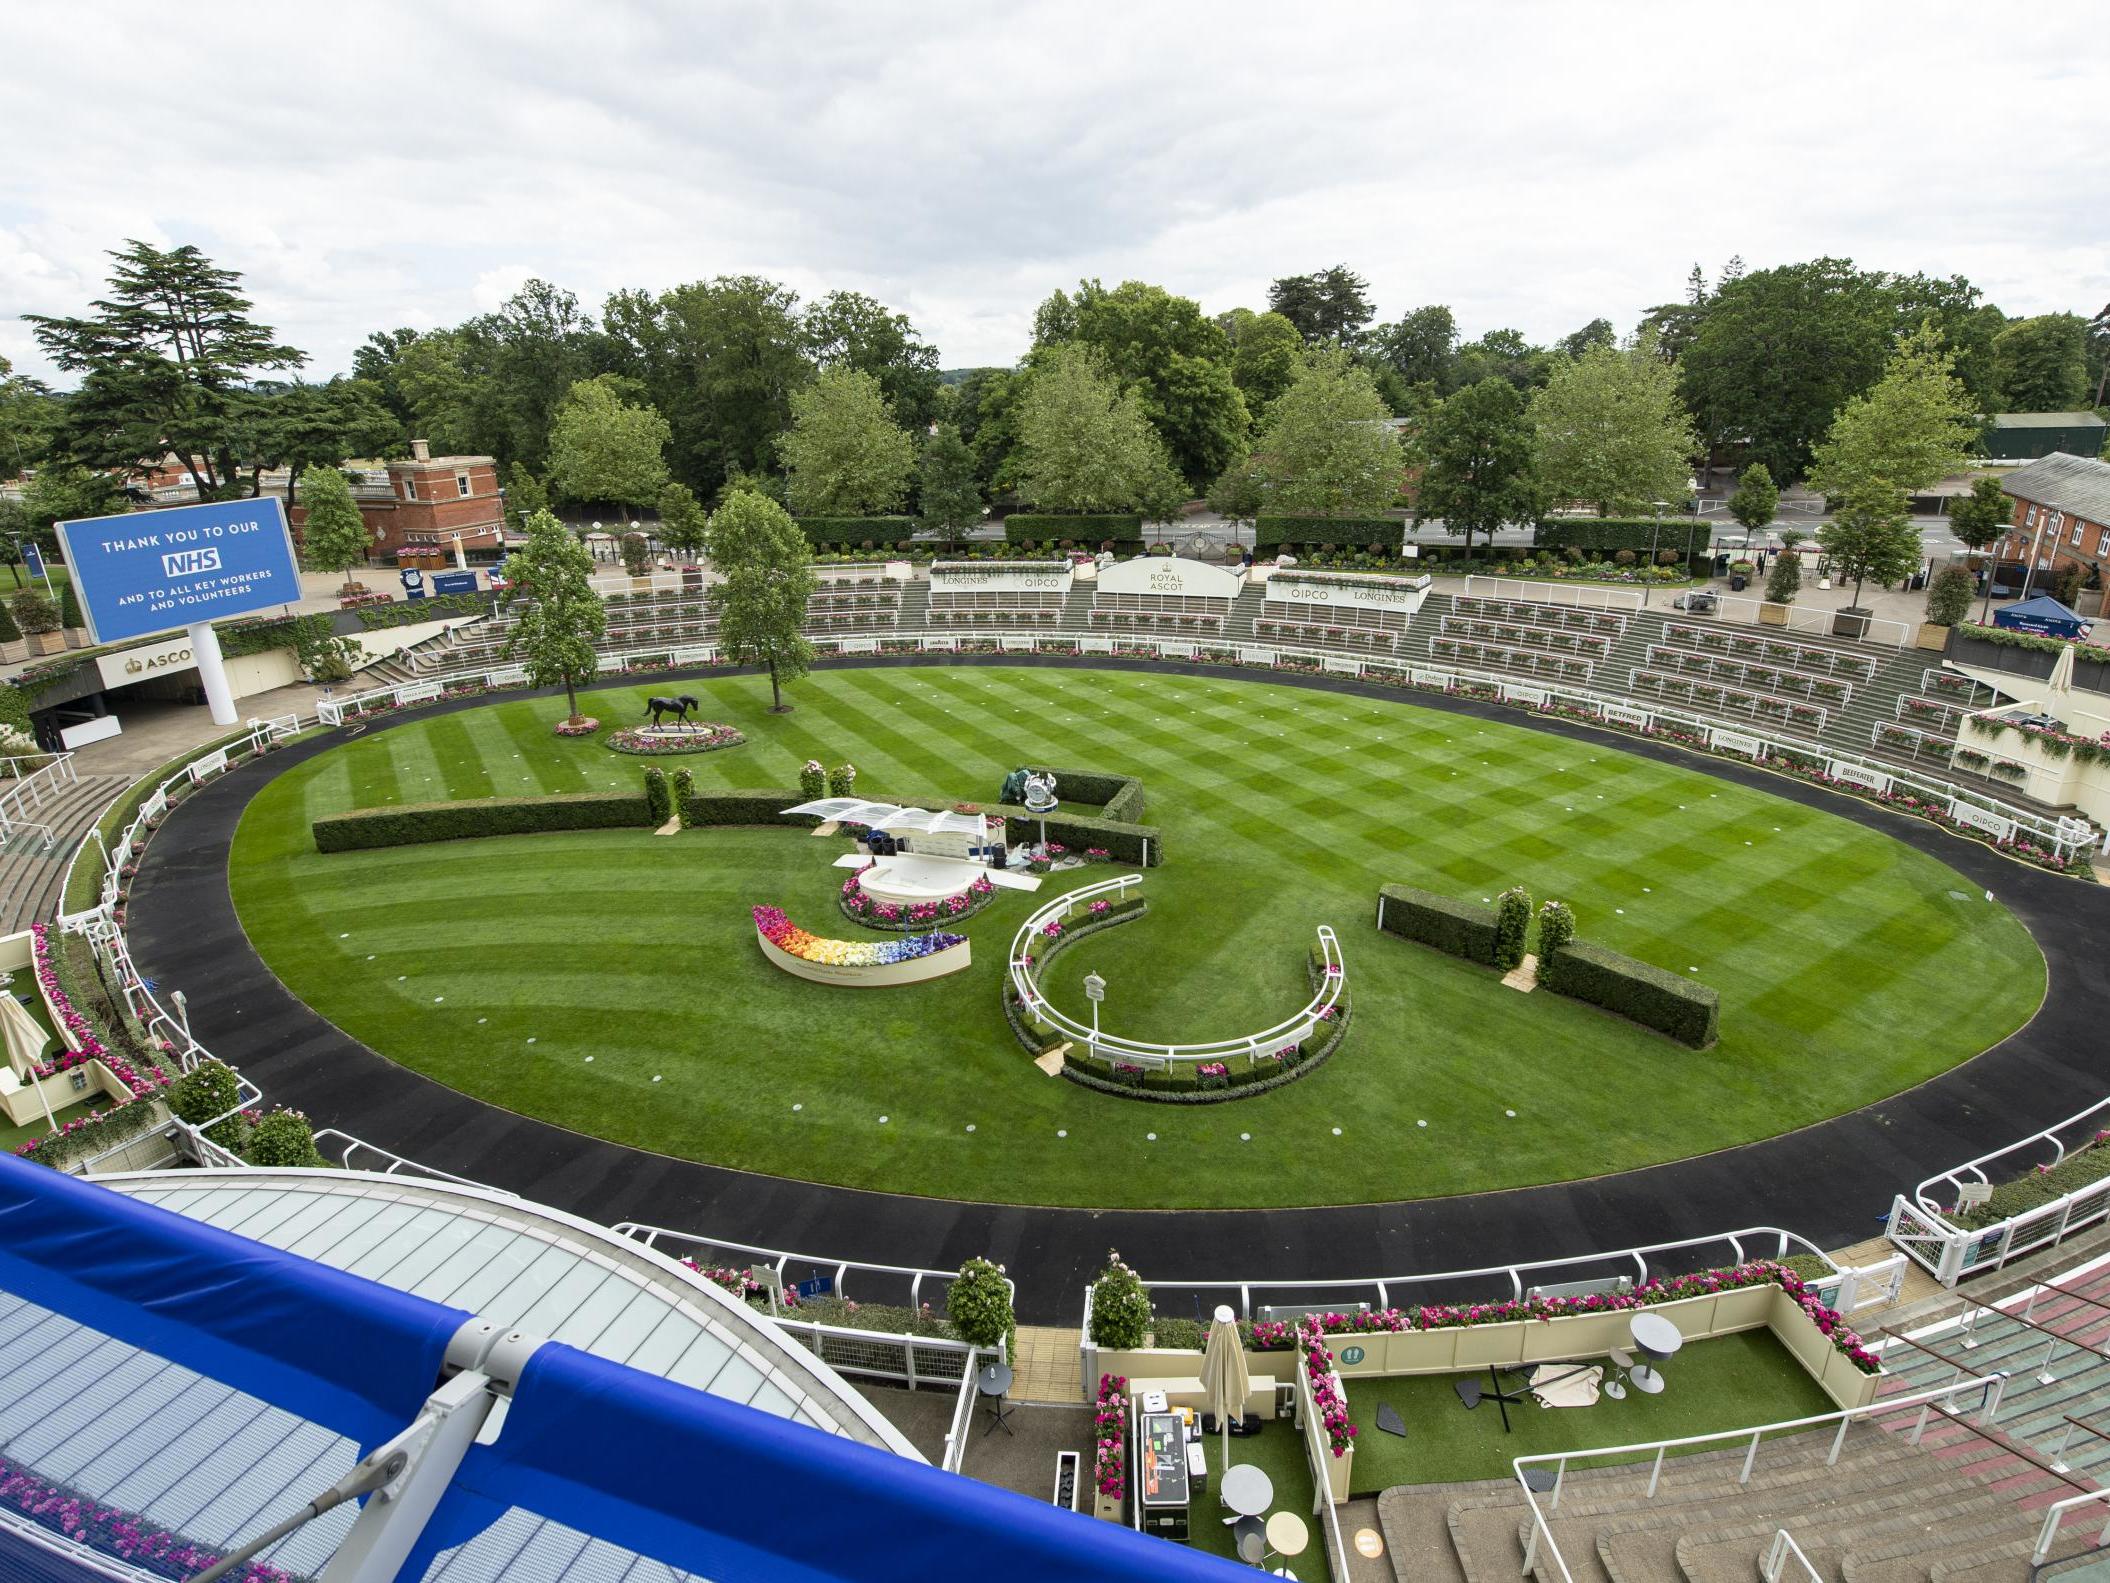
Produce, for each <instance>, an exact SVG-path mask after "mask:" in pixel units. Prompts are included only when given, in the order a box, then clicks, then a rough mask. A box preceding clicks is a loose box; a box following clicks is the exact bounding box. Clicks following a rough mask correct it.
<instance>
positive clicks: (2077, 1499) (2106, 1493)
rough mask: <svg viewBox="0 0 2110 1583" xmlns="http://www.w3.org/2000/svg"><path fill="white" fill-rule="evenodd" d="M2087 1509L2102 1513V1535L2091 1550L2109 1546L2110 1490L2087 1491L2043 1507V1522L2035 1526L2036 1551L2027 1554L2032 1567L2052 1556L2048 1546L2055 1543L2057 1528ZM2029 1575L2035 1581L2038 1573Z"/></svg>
mask: <svg viewBox="0 0 2110 1583" xmlns="http://www.w3.org/2000/svg"><path fill="white" fill-rule="evenodd" d="M2090 1506H2093V1507H2096V1508H2098V1509H2099V1510H2100V1511H2101V1512H2102V1514H2103V1529H2102V1532H2101V1533H2099V1534H2097V1535H2096V1536H2095V1544H2094V1545H2093V1546H2092V1547H2091V1548H2093V1549H2097V1550H2100V1549H2101V1548H2102V1547H2103V1546H2104V1545H2110V1489H2100V1490H2090V1491H2088V1492H2087V1493H2086V1494H2085V1495H2069V1496H2067V1497H2066V1499H2064V1500H2062V1501H2053V1502H2052V1503H2051V1504H2050V1505H2049V1506H2047V1507H2045V1508H2044V1521H2043V1522H2041V1523H2039V1524H2038V1525H2037V1543H2036V1548H2035V1549H2033V1550H2032V1551H2031V1552H2030V1557H2029V1560H2030V1565H2031V1566H2032V1567H2033V1568H2034V1567H2038V1566H2041V1565H2042V1564H2043V1563H2044V1561H2045V1559H2046V1557H2048V1556H2049V1555H2050V1554H2051V1547H2052V1546H2053V1545H2054V1544H2056V1543H2057V1542H2058V1538H2059V1529H2060V1527H2061V1526H2062V1525H2063V1524H2064V1523H2065V1521H2066V1519H2067V1518H2068V1517H2070V1516H2072V1515H2073V1513H2075V1512H2077V1511H2080V1510H2082V1509H2083V1508H2085V1507H2090ZM2073 1559H2078V1558H2073ZM2030 1575H2031V1576H2032V1577H2033V1578H2034V1577H2036V1576H2038V1575H2039V1574H2037V1573H2036V1572H2034V1571H2033V1572H2032V1573H2031V1574H2030Z"/></svg>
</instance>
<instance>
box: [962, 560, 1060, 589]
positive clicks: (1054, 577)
mask: <svg viewBox="0 0 2110 1583" xmlns="http://www.w3.org/2000/svg"><path fill="white" fill-rule="evenodd" d="M930 586H931V592H933V593H945V592H954V591H956V592H959V593H978V592H986V591H993V590H997V589H1013V588H1037V589H1046V590H1049V591H1052V592H1055V593H1065V594H1066V593H1068V592H1069V591H1070V568H1069V567H1067V566H1062V567H1054V566H1050V567H1047V568H1045V569H1042V568H1035V569H1033V570H1032V571H1025V570H1022V569H1017V568H1011V567H985V566H975V565H972V564H969V565H966V566H958V567H955V566H933V567H932V568H931V569H930Z"/></svg>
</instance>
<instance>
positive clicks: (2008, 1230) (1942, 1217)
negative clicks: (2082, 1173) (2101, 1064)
mask: <svg viewBox="0 0 2110 1583" xmlns="http://www.w3.org/2000/svg"><path fill="white" fill-rule="evenodd" d="M2106 1130H2110V1099H2104V1100H2099V1101H2097V1102H2096V1103H2095V1104H2093V1105H2090V1106H2089V1107H2088V1108H2087V1109H2086V1110H2083V1111H2077V1112H2076V1113H2074V1114H2073V1115H2071V1116H2068V1117H2067V1118H2066V1119H2065V1120H2064V1121H2060V1122H2055V1123H2053V1124H2052V1125H2051V1126H2049V1127H2046V1128H2045V1129H2044V1130H2043V1131H2042V1132H2033V1133H2031V1134H2030V1135H2029V1136H2028V1137H2026V1138H2018V1139H2016V1140H2015V1141H2014V1142H2013V1143H2010V1144H2006V1145H2004V1146H2003V1147H2001V1148H1998V1149H1995V1150H1993V1151H1992V1152H1991V1153H1989V1154H1981V1155H1980V1156H1979V1157H1978V1158H1977V1159H1975V1160H1966V1161H1965V1162H1964V1163H1963V1164H1962V1165H1955V1166H1951V1167H1950V1168H1949V1169H1948V1170H1946V1171H1941V1172H1938V1173H1936V1174H1935V1175H1933V1176H1930V1177H1928V1178H1927V1179H1926V1180H1925V1181H1924V1182H1922V1183H1920V1184H1919V1186H1918V1187H1916V1188H1914V1189H1913V1190H1912V1194H1911V1196H1910V1197H1907V1196H1906V1195H1905V1194H1903V1193H1900V1194H1899V1195H1898V1196H1897V1198H1896V1199H1895V1200H1894V1201H1893V1202H1892V1204H1891V1207H1890V1223H1889V1225H1888V1226H1887V1227H1886V1235H1888V1236H1889V1238H1890V1240H1891V1241H1892V1242H1893V1243H1895V1244H1896V1245H1897V1246H1898V1247H1899V1248H1900V1249H1902V1250H1903V1251H1904V1252H1905V1253H1906V1254H1907V1255H1909V1256H1910V1257H1911V1258H1912V1259H1913V1260H1914V1262H1916V1263H1918V1264H1920V1265H1923V1266H1924V1267H1925V1268H1926V1269H1927V1271H1928V1272H1929V1273H1930V1274H1932V1275H1933V1277H1934V1278H1935V1279H1936V1280H1938V1281H1940V1282H1941V1283H1942V1285H1944V1286H1950V1287H1953V1286H1955V1285H1956V1283H1957V1282H1958V1281H1960V1280H1962V1279H1963V1278H1964V1277H1966V1276H1969V1275H1983V1274H1984V1273H1985V1272H1986V1271H1988V1270H1997V1269H1999V1268H2000V1267H2001V1266H2002V1265H2004V1264H2006V1263H2008V1262H2009V1261H2010V1260H2012V1259H2017V1258H2020V1257H2021V1256H2022V1255H2023V1254H2025V1253H2034V1252H2035V1251H2037V1250H2038V1249H2039V1248H2049V1247H2053V1246H2055V1245H2056V1244H2058V1243H2060V1242H2063V1241H2065V1240H2066V1238H2067V1237H2069V1236H2071V1235H2072V1234H2073V1233H2074V1232H2076V1231H2079V1230H2080V1229H2081V1228H2083V1227H2084V1226H2092V1225H2094V1224H2095V1223H2096V1222H2097V1221H2099V1220H2102V1219H2103V1218H2104V1217H2105V1216H2106V1215H2110V1176H2106V1177H2104V1178H2102V1179H2100V1180H2098V1181H2094V1182H2087V1183H2083V1184H2082V1185H2081V1186H2079V1187H2076V1188H2075V1189H2074V1190H2073V1191H2072V1192H2070V1193H2066V1194H2063V1195H2062V1196H2060V1197H2058V1198H2055V1199H2053V1200H2051V1201H2050V1202H2049V1203H2044V1204H2038V1205H2036V1206H2035V1207H2034V1208H2031V1209H2025V1210H2023V1211H2022V1212H2021V1213H2020V1214H2017V1215H2011V1216H2009V1217H2007V1218H2006V1219H2003V1220H1998V1221H1994V1222H1992V1223H1991V1224H1988V1225H1982V1226H1970V1227H1966V1226H1960V1225H1958V1224H1956V1220H1955V1217H1956V1216H1957V1214H1958V1213H1959V1212H1968V1211H1969V1210H1970V1209H1971V1208H1972V1207H1973V1202H1972V1201H1973V1200H1982V1199H1983V1198H1984V1197H1985V1196H1986V1195H1987V1194H1988V1193H1989V1191H1990V1190H1991V1189H1992V1188H1993V1187H1995V1186H1997V1185H1998V1184H2000V1183H2001V1182H2007V1181H2012V1180H2014V1179H2015V1178H2017V1177H2021V1176H2027V1175H2028V1174H2029V1173H2030V1172H2032V1171H2035V1170H2037V1169H2039V1168H2040V1167H2043V1168H2049V1167H2051V1166H2054V1165H2057V1164H2058V1163H2059V1162H2060V1161H2062V1160H2064V1159H2065V1158H2066V1157H2067V1155H2068V1154H2069V1153H2071V1152H2072V1151H2074V1150H2076V1149H2079V1148H2082V1147H2085V1146H2087V1145H2089V1144H2091V1143H2093V1142H2094V1140H2095V1138H2096V1136H2097V1134H2098V1133H2101V1132H2104V1131H2106ZM2106 1147H2110V1145H2106ZM2106 1158H2110V1156H2106Z"/></svg>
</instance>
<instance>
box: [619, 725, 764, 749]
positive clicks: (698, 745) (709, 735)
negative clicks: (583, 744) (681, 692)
mask: <svg viewBox="0 0 2110 1583" xmlns="http://www.w3.org/2000/svg"><path fill="white" fill-rule="evenodd" d="M746 740H747V738H746V737H744V736H742V735H741V734H740V733H739V732H737V731H735V730H734V729H733V728H732V727H731V726H722V725H716V724H713V723H712V722H711V721H708V720H700V721H698V722H697V723H696V724H695V725H693V726H683V727H681V728H679V729H674V728H671V727H665V726H663V727H661V728H659V729H658V730H654V729H653V728H652V727H651V726H638V727H636V728H635V729H632V730H627V731H611V732H609V733H608V741H607V744H606V745H607V746H608V747H611V748H613V749H614V750H615V751H616V752H618V753H645V754H651V755H654V756H658V755H661V754H668V753H715V752H716V751H717V750H718V749H720V748H736V747H739V746H740V745H741V744H742V743H743V742H745V741H746Z"/></svg>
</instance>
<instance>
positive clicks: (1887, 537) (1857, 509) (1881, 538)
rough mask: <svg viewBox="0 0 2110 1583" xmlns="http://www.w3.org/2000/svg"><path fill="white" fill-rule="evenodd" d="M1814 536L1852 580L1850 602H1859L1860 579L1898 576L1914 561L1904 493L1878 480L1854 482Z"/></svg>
mask: <svg viewBox="0 0 2110 1583" xmlns="http://www.w3.org/2000/svg"><path fill="white" fill-rule="evenodd" d="M1817 542H1818V543H1819V544H1820V545H1822V546H1823V548H1824V553H1825V554H1827V555H1829V556H1830V557H1831V558H1832V566H1833V568H1834V570H1836V571H1837V572H1838V574H1839V575H1840V576H1841V577H1850V578H1852V579H1853V583H1854V600H1853V605H1852V606H1851V607H1850V608H1852V609H1855V610H1859V609H1860V608H1861V585H1862V584H1863V583H1865V582H1867V581H1868V580H1869V579H1870V578H1874V579H1875V581H1876V582H1877V583H1878V584H1888V583H1894V582H1896V581H1898V580H1899V579H1900V578H1902V577H1904V576H1905V575H1906V574H1907V573H1909V572H1910V571H1912V569H1913V568H1914V567H1916V566H1918V565H1919V560H1920V536H1919V531H1918V530H1917V529H1916V528H1914V527H1913V525H1912V519H1911V516H1910V514H1909V513H1908V512H1907V511H1906V509H1905V497H1904V495H1902V494H1901V493H1899V492H1898V491H1897V490H1894V489H1889V488H1885V487H1884V486H1883V485H1881V484H1880V483H1866V482H1864V483H1857V484H1855V485H1854V486H1852V487H1851V488H1850V489H1849V490H1848V491H1847V493H1846V495H1845V497H1844V498H1843V499H1842V500H1840V501H1839V503H1838V505H1837V506H1836V507H1835V508H1834V510H1833V512H1832V515H1831V520H1829V521H1828V522H1826V523H1825V524H1824V525H1823V526H1822V527H1820V528H1819V529H1818V530H1817Z"/></svg>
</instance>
